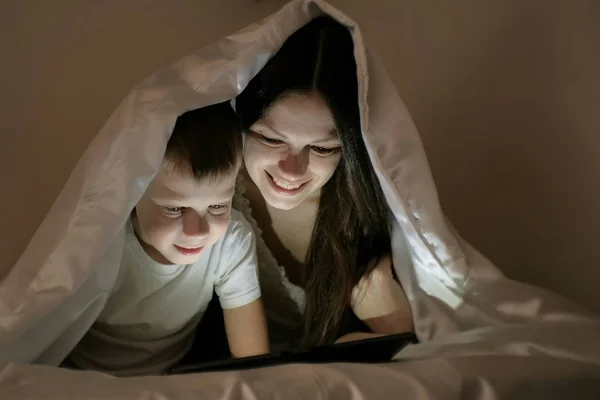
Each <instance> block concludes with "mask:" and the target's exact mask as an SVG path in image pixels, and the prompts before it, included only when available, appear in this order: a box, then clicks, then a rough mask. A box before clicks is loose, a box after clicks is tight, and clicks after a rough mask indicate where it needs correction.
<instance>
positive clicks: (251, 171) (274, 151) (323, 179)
mask: <svg viewBox="0 0 600 400" xmlns="http://www.w3.org/2000/svg"><path fill="white" fill-rule="evenodd" d="M353 48H354V46H353V42H352V37H351V35H350V33H349V31H348V30H347V29H346V28H345V27H343V26H342V25H340V24H339V23H337V22H335V21H334V20H333V19H331V18H329V17H320V18H316V19H314V20H313V21H311V22H310V23H308V24H307V25H305V26H304V27H303V28H301V29H300V30H298V31H297V32H295V33H294V34H293V35H291V36H290V37H289V38H288V40H287V41H286V42H285V43H284V45H283V46H282V47H281V49H280V50H279V51H278V52H277V54H276V55H275V56H274V57H273V58H272V59H271V60H270V61H269V62H268V63H267V64H266V66H265V67H264V68H263V69H262V70H261V71H260V72H259V73H258V75H256V76H255V77H254V78H253V79H252V80H251V82H250V83H249V84H248V86H247V87H246V89H245V90H244V91H243V92H242V93H241V94H240V95H239V96H238V97H237V99H236V109H237V112H238V114H239V116H240V118H241V120H242V125H243V127H244V129H245V130H246V132H247V140H246V144H245V150H244V161H245V173H244V174H243V177H242V187H240V193H239V196H238V197H237V198H236V200H235V203H234V207H237V208H238V209H240V210H241V211H242V213H244V215H245V216H246V218H247V219H248V220H249V221H250V223H251V224H252V225H253V226H254V227H255V230H256V233H257V236H258V249H257V251H258V257H259V264H260V269H261V271H260V278H261V286H262V287H263V296H264V302H265V307H266V309H267V316H268V318H269V320H270V327H271V329H270V334H271V339H272V341H273V342H274V343H278V342H284V341H288V342H289V341H290V338H289V336H290V332H291V331H293V330H297V328H299V327H303V329H302V332H301V335H299V336H301V339H302V340H301V343H302V344H304V345H319V344H325V343H331V342H333V341H335V340H337V339H338V338H339V337H340V336H342V335H343V334H345V333H349V332H352V331H353V330H356V329H360V328H358V325H356V324H354V323H353V322H352V320H353V319H354V320H356V317H354V316H353V315H352V313H351V312H350V305H352V306H353V308H354V311H355V312H356V314H357V316H358V317H359V318H360V319H362V320H364V322H366V323H367V325H369V326H370V328H371V329H372V330H374V331H380V332H382V333H394V332H401V331H409V330H412V321H411V315H410V308H409V306H408V302H407V301H406V299H405V297H404V294H403V292H402V290H401V288H400V286H399V285H398V284H397V283H395V282H393V281H392V273H391V271H392V269H391V261H390V259H389V257H386V256H387V255H388V254H389V253H390V215H389V209H388V207H387V203H386V201H385V199H384V196H383V193H382V191H381V188H380V186H379V183H378V180H377V177H376V175H375V172H374V170H373V168H372V166H371V162H370V159H369V155H368V153H367V150H366V148H365V145H364V143H363V140H362V136H361V128H360V117H359V108H358V83H357V71H356V63H355V60H354V56H353ZM261 239H262V240H261ZM278 266H283V267H278ZM376 267H377V269H376V271H377V274H376V276H377V277H378V279H377V281H380V282H381V285H383V286H386V287H388V288H391V289H390V292H391V293H393V294H394V295H395V297H393V296H392V297H390V296H387V298H386V301H384V303H386V302H387V303H390V304H393V305H392V307H387V308H388V309H389V310H392V311H391V312H386V313H383V314H382V313H379V314H374V313H373V312H372V311H373V308H379V307H384V308H386V306H385V305H383V304H382V303H381V302H377V301H370V300H369V299H370V297H372V296H371V295H372V294H373V292H375V291H377V286H376V285H377V283H373V284H372V285H371V286H370V287H369V285H365V284H364V282H363V284H362V285H361V286H363V287H364V286H366V287H367V288H368V290H366V291H362V292H361V291H359V290H358V288H359V286H357V284H358V283H359V281H360V280H361V278H363V277H366V276H371V275H369V274H370V273H371V271H373V270H374V269H375V268H376ZM371 277H372V276H371ZM390 282H391V283H390ZM353 289H355V290H354V291H353ZM353 292H354V293H353ZM369 293H370V294H371V295H369ZM353 294H354V296H353ZM382 296H383V297H385V294H384V295H382ZM353 298H354V299H353ZM352 299H353V301H352ZM375 311H377V310H375ZM378 311H380V312H381V311H382V310H378ZM302 314H303V317H302V316H301V315H302ZM384 314H385V316H384ZM372 316H378V317H379V316H384V317H383V320H382V318H371V317H372ZM390 316H391V318H392V321H391V322H390V321H389V318H390ZM284 328H285V329H284ZM297 333H299V332H297ZM297 338H298V337H297Z"/></svg>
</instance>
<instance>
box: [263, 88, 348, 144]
mask: <svg viewBox="0 0 600 400" xmlns="http://www.w3.org/2000/svg"><path fill="white" fill-rule="evenodd" d="M255 128H257V129H260V128H265V129H267V130H271V131H273V133H276V134H279V135H281V136H284V137H286V138H288V139H293V138H294V137H295V136H296V135H302V137H307V135H308V136H310V137H311V139H313V140H317V141H326V140H332V139H337V133H336V129H335V122H334V120H333V116H332V114H331V111H330V110H329V107H328V106H327V103H325V100H323V98H322V97H321V96H320V95H318V94H310V95H296V94H293V95H287V96H284V97H283V98H281V99H279V100H277V101H276V102H274V103H273V104H272V106H271V107H270V109H269V112H268V113H267V115H265V117H264V118H262V119H260V120H259V121H257V123H256V124H255Z"/></svg>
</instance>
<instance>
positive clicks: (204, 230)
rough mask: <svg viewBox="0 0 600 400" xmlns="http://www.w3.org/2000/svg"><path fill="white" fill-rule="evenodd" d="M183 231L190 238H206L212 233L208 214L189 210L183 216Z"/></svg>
mask: <svg viewBox="0 0 600 400" xmlns="http://www.w3.org/2000/svg"><path fill="white" fill-rule="evenodd" d="M183 233H184V234H185V236H187V237H190V238H196V239H200V240H203V239H206V238H207V237H208V235H209V233H210V226H209V224H208V221H207V220H206V216H204V215H200V214H198V213H196V212H193V211H191V210H188V212H186V213H185V215H184V216H183Z"/></svg>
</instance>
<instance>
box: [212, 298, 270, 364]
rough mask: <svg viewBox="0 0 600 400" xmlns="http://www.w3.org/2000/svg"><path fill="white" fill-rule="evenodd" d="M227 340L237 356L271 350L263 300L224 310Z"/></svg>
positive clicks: (252, 354)
mask: <svg viewBox="0 0 600 400" xmlns="http://www.w3.org/2000/svg"><path fill="white" fill-rule="evenodd" d="M223 317H224V319H225V330H226V332H227V342H228V343H229V350H230V351H231V355H232V356H233V357H235V358H241V357H250V356H256V355H260V354H267V353H268V352H269V336H268V333H267V322H266V319H265V313H264V309H263V304H262V300H261V299H260V298H259V299H256V300H254V301H253V302H251V303H248V304H246V305H244V306H241V307H236V308H229V309H224V310H223Z"/></svg>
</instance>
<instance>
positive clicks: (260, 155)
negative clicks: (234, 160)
mask: <svg viewBox="0 0 600 400" xmlns="http://www.w3.org/2000/svg"><path fill="white" fill-rule="evenodd" d="M284 151H285V149H283V148H276V147H270V146H267V145H265V144H263V143H261V142H259V141H257V140H256V139H249V140H248V142H246V148H245V149H244V162H245V164H246V167H250V168H251V167H252V166H260V165H266V164H272V163H274V162H277V161H279V159H280V158H281V154H282V153H283V152H284Z"/></svg>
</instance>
